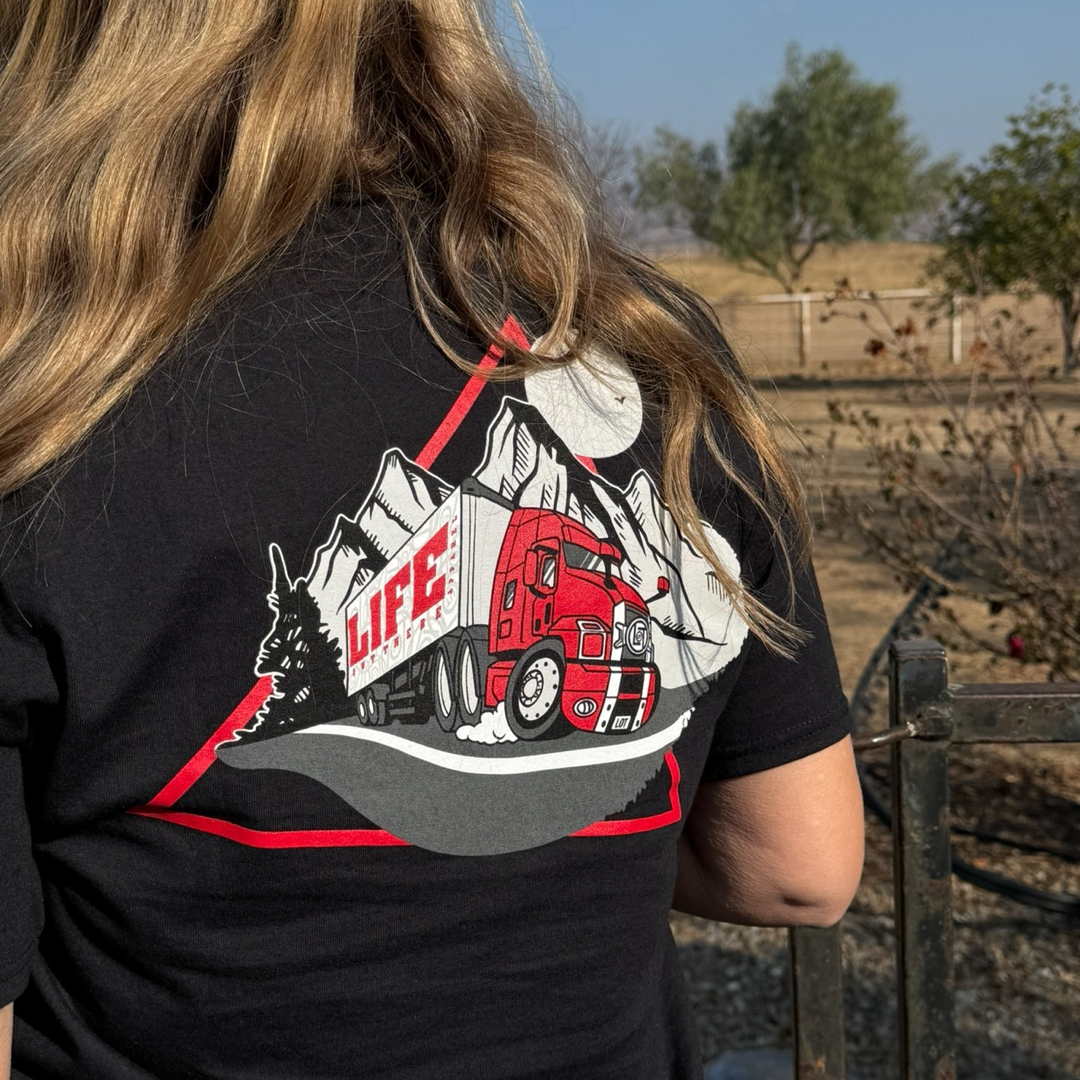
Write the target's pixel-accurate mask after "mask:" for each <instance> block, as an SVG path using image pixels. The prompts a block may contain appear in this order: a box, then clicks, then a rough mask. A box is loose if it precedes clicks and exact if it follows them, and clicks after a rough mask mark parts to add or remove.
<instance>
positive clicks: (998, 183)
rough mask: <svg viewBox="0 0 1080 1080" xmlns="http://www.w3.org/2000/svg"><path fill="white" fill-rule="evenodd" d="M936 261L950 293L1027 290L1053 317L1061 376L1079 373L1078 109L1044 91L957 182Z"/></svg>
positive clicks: (1059, 91) (1060, 93)
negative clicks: (1051, 308)
mask: <svg viewBox="0 0 1080 1080" xmlns="http://www.w3.org/2000/svg"><path fill="white" fill-rule="evenodd" d="M947 220H948V222H949V227H948V230H947V232H946V234H945V236H944V237H943V238H942V239H943V243H944V245H945V250H944V253H943V255H942V256H941V257H940V258H939V259H936V260H933V261H932V263H931V264H930V270H931V272H933V273H934V274H935V275H937V276H940V277H941V278H942V279H943V280H944V282H945V284H946V285H947V286H948V287H949V288H951V289H952V290H953V291H955V292H960V293H967V294H968V295H984V294H985V293H986V292H988V291H993V290H1002V291H1004V290H1006V289H1014V288H1019V289H1022V290H1023V289H1027V290H1031V291H1038V292H1042V293H1045V294H1046V295H1047V296H1049V297H1050V298H1051V299H1052V300H1053V302H1054V305H1055V306H1056V308H1057V312H1058V317H1059V319H1060V322H1061V334H1062V339H1063V367H1064V370H1065V373H1066V374H1068V373H1070V372H1073V371H1075V370H1076V368H1077V367H1078V366H1080V336H1078V329H1080V104H1078V103H1077V102H1074V101H1073V100H1072V98H1071V97H1070V96H1069V92H1068V90H1067V89H1066V88H1065V87H1060V88H1057V87H1054V86H1052V85H1051V86H1048V87H1046V89H1045V90H1044V91H1043V93H1042V95H1041V96H1040V97H1036V98H1033V99H1032V100H1031V101H1030V102H1029V104H1028V107H1027V108H1026V109H1025V110H1024V111H1023V112H1022V113H1019V114H1018V115H1015V116H1010V117H1009V131H1008V138H1007V139H1006V141H1005V142H1002V143H998V144H997V145H995V146H993V147H991V148H990V150H989V151H988V152H987V154H986V156H985V157H984V158H983V159H982V161H981V162H980V164H978V165H975V166H972V167H970V168H968V169H967V170H965V171H964V172H963V173H962V174H960V176H959V177H958V178H957V179H956V181H955V183H954V185H953V188H952V191H951V193H950V198H949V202H948V217H947Z"/></svg>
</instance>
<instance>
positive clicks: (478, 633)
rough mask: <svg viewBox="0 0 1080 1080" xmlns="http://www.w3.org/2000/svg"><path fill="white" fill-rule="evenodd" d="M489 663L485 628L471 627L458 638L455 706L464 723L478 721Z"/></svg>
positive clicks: (475, 722) (482, 708)
mask: <svg viewBox="0 0 1080 1080" xmlns="http://www.w3.org/2000/svg"><path fill="white" fill-rule="evenodd" d="M490 662H491V657H490V656H489V655H488V651H487V627H486V626H482V627H475V626H474V627H470V628H469V629H468V630H466V631H465V632H464V633H463V634H462V635H461V644H460V645H459V646H458V655H457V687H456V689H457V703H458V711H459V712H460V714H461V722H462V723H463V724H478V723H479V722H480V714H481V713H482V712H483V711H484V687H485V683H486V681H487V669H488V664H489V663H490Z"/></svg>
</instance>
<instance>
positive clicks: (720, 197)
mask: <svg viewBox="0 0 1080 1080" xmlns="http://www.w3.org/2000/svg"><path fill="white" fill-rule="evenodd" d="M898 100H899V95H898V91H897V89H896V87H894V86H891V85H888V84H875V83H871V82H868V81H866V80H863V79H861V78H860V77H859V75H858V72H857V70H856V68H855V66H854V65H853V64H852V63H851V62H850V61H849V60H848V59H847V58H846V57H845V56H844V55H843V53H841V52H839V51H836V50H828V51H823V52H815V53H811V54H809V55H808V56H805V57H804V56H803V54H802V52H801V51H800V50H799V48H798V47H797V46H794V45H793V46H790V47H789V48H788V52H787V60H786V63H785V69H784V77H783V78H782V79H781V80H780V82H779V84H778V85H777V86H776V87H775V89H774V90H773V91H772V93H771V94H770V95H769V97H768V98H767V99H766V101H765V102H764V103H763V104H761V105H751V104H743V105H741V106H739V108H738V110H737V111H736V113H735V117H734V119H733V121H732V124H731V127H730V128H729V130H728V133H727V146H726V154H725V159H724V161H723V162H721V160H720V154H719V152H718V150H717V148H716V146H715V144H713V143H709V142H706V143H704V144H702V145H700V146H698V145H695V144H694V143H693V142H692V141H691V140H689V139H686V138H683V137H682V136H680V135H678V134H676V133H675V132H673V131H671V130H668V129H664V128H661V129H659V130H658V131H657V133H656V140H655V142H654V144H653V146H652V147H650V148H648V149H644V150H641V149H639V151H638V153H637V155H636V171H637V180H638V189H639V192H638V202H639V205H641V206H642V207H643V208H653V207H666V208H668V209H669V211H676V210H677V211H680V212H681V213H683V214H684V215H685V216H686V218H687V219H688V222H689V225H690V227H691V228H692V229H693V231H694V232H695V233H696V234H697V235H698V236H699V237H701V238H702V239H704V240H709V241H711V242H713V243H715V244H716V245H717V246H718V247H719V248H720V250H721V251H723V252H724V253H725V254H726V255H728V256H729V257H730V258H732V259H735V260H736V261H738V262H740V263H742V264H744V265H749V266H752V267H755V268H757V269H759V270H761V271H763V272H764V273H767V274H768V275H769V276H771V277H773V278H775V279H776V280H777V281H778V282H779V283H780V284H781V285H782V286H783V288H784V289H785V290H787V291H788V292H794V291H795V290H796V289H797V287H798V285H799V282H800V281H801V279H802V275H803V271H804V269H805V266H806V263H807V261H808V260H809V259H810V257H811V256H812V255H813V253H814V251H815V250H816V249H817V248H818V246H819V245H821V244H823V243H834V244H843V243H849V242H850V241H852V240H857V239H870V240H873V239H880V238H882V237H884V236H886V235H888V234H889V233H890V231H891V230H892V229H893V227H894V224H895V223H896V221H897V219H898V218H899V217H901V216H902V215H905V214H910V213H912V212H914V211H916V210H917V209H919V208H920V205H921V204H923V203H925V202H927V201H928V200H930V199H932V198H933V195H934V190H935V189H936V188H937V186H938V185H937V180H938V179H939V177H940V173H941V166H937V167H936V168H935V169H934V170H928V171H923V165H924V163H925V161H926V157H927V153H926V150H925V148H924V147H923V146H922V144H921V143H920V142H919V141H918V140H917V139H915V138H913V137H912V136H911V135H910V134H909V132H908V128H907V119H906V118H905V117H904V115H903V114H902V113H901V112H900V111H899V109H898Z"/></svg>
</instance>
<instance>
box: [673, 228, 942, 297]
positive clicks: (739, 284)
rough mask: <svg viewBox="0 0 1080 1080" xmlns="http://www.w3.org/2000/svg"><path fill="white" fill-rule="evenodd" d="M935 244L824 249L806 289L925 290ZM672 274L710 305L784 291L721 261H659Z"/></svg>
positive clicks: (712, 258)
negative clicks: (847, 285)
mask: <svg viewBox="0 0 1080 1080" xmlns="http://www.w3.org/2000/svg"><path fill="white" fill-rule="evenodd" d="M937 251H938V249H937V248H936V247H935V246H934V245H933V244H913V243H879V244H874V243H869V242H867V243H857V244H851V245H849V246H847V247H836V246H835V245H824V246H822V247H820V248H818V250H817V251H815V252H814V254H813V256H812V257H811V258H810V261H809V262H808V263H807V264H806V271H805V273H804V275H803V281H802V284H801V289H802V290H803V291H809V292H830V291H831V290H832V289H834V288H835V287H836V283H837V281H839V280H841V279H842V278H847V279H849V280H850V281H851V283H852V284H853V285H855V286H857V287H858V288H861V289H913V288H917V287H919V286H921V285H923V283H924V282H923V279H924V277H925V271H924V266H925V263H926V260H927V259H929V258H930V257H931V256H932V255H935V254H937ZM658 261H659V263H660V265H661V266H663V267H664V268H665V269H666V270H667V271H668V272H669V273H671V274H673V275H674V276H675V277H677V278H679V280H680V281H685V282H686V283H687V284H689V285H692V286H693V287H694V288H695V289H696V290H697V291H698V292H699V293H701V294H702V296H704V297H706V298H707V299H709V300H732V299H736V298H739V297H748V296H764V295H767V294H769V293H781V292H783V291H784V290H783V289H782V288H781V287H780V285H779V284H778V283H777V282H776V281H775V280H774V279H773V278H771V277H767V276H766V275H765V274H764V273H760V274H759V273H754V272H751V271H749V270H745V269H741V268H740V267H738V266H735V265H734V264H732V263H730V262H728V261H727V260H726V259H723V258H721V257H720V256H718V255H685V256H683V255H671V256H668V257H666V258H662V259H660V260H658Z"/></svg>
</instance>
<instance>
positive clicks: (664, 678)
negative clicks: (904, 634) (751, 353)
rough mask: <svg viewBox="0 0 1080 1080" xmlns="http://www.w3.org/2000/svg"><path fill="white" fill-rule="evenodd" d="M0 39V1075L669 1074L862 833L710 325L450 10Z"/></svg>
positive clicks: (800, 589)
mask: <svg viewBox="0 0 1080 1080" xmlns="http://www.w3.org/2000/svg"><path fill="white" fill-rule="evenodd" d="M0 18H2V20H3V21H2V23H0V44H2V49H3V54H4V56H5V58H6V62H5V66H4V68H3V74H2V76H0V145H2V151H0V162H2V166H0V297H2V301H0V492H2V493H3V495H4V499H3V504H2V506H3V515H2V528H3V532H2V545H3V556H4V558H3V563H2V569H3V577H2V581H3V590H2V594H0V601H2V602H0V863H2V865H3V868H4V873H3V875H2V877H0V912H2V914H3V918H2V920H0V1002H3V1003H7V1002H14V1006H12V1005H7V1006H6V1007H5V1008H4V1009H3V1011H2V1012H0V1016H2V1017H3V1020H2V1022H0V1062H4V1066H3V1068H0V1075H3V1074H4V1072H6V1068H7V1066H6V1059H7V1055H8V1052H9V1044H10V1043H11V1038H12V1037H11V1029H12V1023H13V1024H14V1040H13V1075H14V1076H16V1077H26V1078H29V1080H44V1078H45V1077H50V1078H51V1077H76V1076H77V1077H80V1078H85V1080H90V1078H95V1077H101V1078H108V1080H134V1078H139V1080H147V1078H151V1077H153V1078H159V1080H165V1078H171V1077H180V1076H184V1077H190V1076H198V1077H215V1078H216V1077H225V1076H229V1077H259V1078H266V1077H278V1076H280V1077H296V1076H312V1077H314V1076H320V1077H328V1078H329V1077H334V1078H337V1077H346V1076H348V1077H353V1076H361V1077H395V1078H396V1077H412V1076H431V1075H436V1076H440V1077H453V1076H485V1077H511V1076H514V1077H525V1076H538V1077H541V1076H542V1077H545V1078H550V1077H562V1076H565V1077H571V1076H572V1077H575V1078H580V1077H607V1076H612V1077H614V1076H618V1077H620V1078H626V1077H642V1078H645V1077H649V1078H652V1077H692V1076H697V1075H700V1069H701V1065H700V1060H699V1059H698V1055H697V1050H696V1048H695V1045H694V1040H693V1035H692V1030H691V1024H690V1020H689V1017H688V1011H687V1005H686V1001H685V996H684V994H683V991H682V989H681V981H680V976H679V973H678V967H677V960H676V958H675V953H674V947H673V944H672V941H671V936H670V933H669V931H668V929H667V923H666V916H667V911H668V908H669V906H670V904H671V901H672V896H673V895H674V902H675V905H676V906H678V907H680V908H681V909H682V910H684V911H688V912H692V913H697V914H700V915H704V916H706V917H710V918H717V919H726V920H731V921H742V922H753V923H764V924H810V925H825V924H829V923H832V922H834V921H835V920H836V919H838V918H839V917H840V915H841V913H842V912H843V910H844V908H845V907H846V905H847V903H848V902H849V900H850V897H851V895H852V893H853V890H854V888H855V884H856V882H857V879H858V874H859V869H860V864H861V850H862V848H861V843H862V833H861V809H860V803H859V798H858V791H857V786H856V784H855V780H854V771H853V766H852V757H851V750H850V744H849V741H848V739H847V731H848V728H847V715H846V707H845V703H844V700H843V697H842V694H841V692H840V688H839V683H838V679H837V676H836V667H835V662H834V660H833V657H832V652H831V648H830V645H829V640H828V632H827V629H826V627H825V623H824V618H823V616H822V613H821V606H820V601H819V599H818V596H817V592H816V588H815V586H814V582H813V576H812V573H811V571H810V570H809V567H808V565H807V563H806V562H805V559H804V557H803V551H804V549H805V537H806V521H805V516H804V513H803V511H802V509H801V503H800V501H799V497H798V489H797V485H796V482H795V480H794V479H793V477H792V475H791V473H790V472H789V470H788V468H787V466H786V465H785V464H784V462H783V460H782V458H781V456H780V453H779V452H778V450H777V447H776V445H775V443H774V442H773V439H772V437H771V435H770V434H769V429H768V426H767V424H766V422H765V420H764V419H763V413H762V409H761V406H760V404H759V402H758V401H757V399H756V398H755V396H754V392H753V390H752V387H751V385H750V384H749V382H748V381H747V379H746V377H745V376H744V374H743V373H742V371H741V370H740V368H739V365H738V363H737V362H736V360H735V358H734V357H733V356H732V354H731V352H730V350H729V349H728V348H727V346H726V345H725V343H724V341H723V338H722V337H721V336H720V334H719V331H718V330H717V328H716V327H715V325H714V323H713V321H712V316H711V314H710V313H709V312H708V310H707V309H706V308H705V307H704V306H703V305H702V304H701V303H700V302H699V301H698V300H697V299H696V298H695V297H693V296H690V295H688V294H687V293H685V292H684V291H683V290H682V289H680V288H679V287H678V286H676V285H675V284H674V283H673V282H671V281H670V280H669V279H667V278H665V277H664V276H663V275H662V274H661V273H660V272H659V271H657V270H656V269H655V268H654V267H652V266H651V265H649V264H648V263H646V262H643V261H642V260H640V259H638V258H636V257H634V256H633V255H630V254H628V253H626V252H625V251H623V250H622V249H621V248H620V247H619V246H618V245H617V244H616V243H615V242H614V241H613V240H612V239H611V238H610V236H609V235H608V234H607V233H606V232H605V231H604V227H603V224H602V221H601V220H600V218H599V217H598V215H597V213H596V209H595V200H594V199H593V198H592V194H591V189H590V187H589V185H588V183H587V181H585V180H583V179H582V178H581V176H580V175H579V172H578V171H577V170H576V169H575V166H574V163H573V161H572V159H571V157H570V155H569V154H568V152H567V150H566V147H565V145H564V143H563V142H562V141H561V140H560V139H559V137H558V135H557V134H556V132H555V129H554V128H553V127H552V126H551V125H549V124H548V123H546V122H545V121H544V120H543V119H542V118H541V117H540V115H539V114H538V112H537V110H536V108H535V107H534V106H533V105H531V104H530V103H529V100H528V98H527V97H526V95H525V93H524V92H523V90H522V88H521V84H520V83H519V81H518V80H517V77H516V76H515V75H514V74H513V72H512V69H511V67H510V65H509V63H508V62H507V60H506V58H505V55H504V53H503V51H502V46H501V45H500V44H499V42H498V40H497V38H496V37H495V35H494V33H493V31H492V30H491V27H490V24H489V22H488V21H487V20H486V18H485V17H484V15H483V12H481V11H480V9H479V8H478V6H477V4H475V3H474V2H472V0H230V2H229V3H228V4H217V3H211V2H208V0H22V2H21V3H13V4H8V5H6V6H5V8H4V12H3V15H2V16H0Z"/></svg>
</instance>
